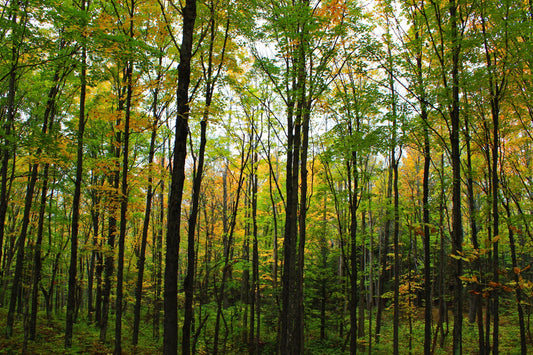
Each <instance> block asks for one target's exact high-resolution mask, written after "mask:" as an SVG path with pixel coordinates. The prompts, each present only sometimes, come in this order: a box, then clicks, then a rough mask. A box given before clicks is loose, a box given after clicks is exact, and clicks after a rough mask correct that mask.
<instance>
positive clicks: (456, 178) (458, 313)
mask: <svg viewBox="0 0 533 355" xmlns="http://www.w3.org/2000/svg"><path fill="white" fill-rule="evenodd" d="M449 12H450V35H451V41H452V43H451V53H452V58H451V59H452V63H451V64H452V68H451V74H452V76H451V81H452V83H451V92H452V96H451V106H450V122H451V131H450V145H451V165H452V253H453V254H457V253H461V252H462V250H463V245H462V244H463V223H462V217H461V147H460V138H459V132H460V117H459V107H460V102H459V65H460V63H459V54H460V52H461V44H460V42H459V40H460V39H459V34H458V28H457V27H458V26H457V4H456V2H455V0H450V2H449ZM452 274H453V280H454V295H453V300H454V320H453V353H454V354H461V353H462V351H463V340H462V337H463V282H462V281H461V280H460V279H459V277H460V276H462V275H463V261H462V260H461V259H460V258H457V259H455V260H454V269H453V272H452Z"/></svg>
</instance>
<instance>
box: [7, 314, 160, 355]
mask: <svg viewBox="0 0 533 355" xmlns="http://www.w3.org/2000/svg"><path fill="white" fill-rule="evenodd" d="M6 319H7V310H6V309H0V331H1V334H0V354H20V353H23V347H24V329H23V324H22V320H21V317H18V318H17V319H16V321H15V324H14V327H13V336H12V337H10V338H9V339H7V338H6V336H5V334H6ZM110 322H111V319H110ZM112 324H113V323H111V324H110V325H111V327H110V330H109V331H108V339H109V338H110V337H112V335H113V334H112V332H113V329H112ZM125 331H129V329H128V328H127V327H126V329H125ZM99 334H100V333H99V329H98V328H97V327H96V326H95V325H94V324H88V323H86V322H85V321H80V322H78V323H77V324H76V325H75V326H74V335H73V339H72V347H71V348H70V349H68V350H66V349H65V346H64V344H65V320H64V319H62V318H60V317H58V318H55V319H46V317H45V316H44V315H43V314H39V317H38V320H37V335H36V339H35V340H34V341H31V340H28V341H27V342H26V350H25V352H24V353H25V354H95V355H98V354H102V355H104V354H112V353H113V344H112V342H109V343H107V344H102V343H100V341H99ZM124 334H125V336H124V339H123V354H157V353H159V352H160V348H159V345H158V344H143V340H144V339H140V344H139V345H138V346H137V347H136V348H135V349H134V348H133V347H132V346H131V344H130V342H129V335H130V334H131V332H128V333H124Z"/></svg>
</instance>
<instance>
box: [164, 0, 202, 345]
mask: <svg viewBox="0 0 533 355" xmlns="http://www.w3.org/2000/svg"><path fill="white" fill-rule="evenodd" d="M182 16H183V27H182V42H181V47H180V64H179V67H178V89H177V99H176V100H177V106H178V112H177V118H176V136H175V141H174V152H173V155H174V158H173V159H174V160H173V169H172V180H171V185H170V198H169V201H168V220H167V239H166V245H167V250H166V264H165V281H164V282H165V290H164V310H165V317H164V318H165V319H164V339H163V352H164V354H165V355H171V354H176V353H177V351H178V299H177V297H178V262H179V244H180V226H181V201H182V197H183V184H184V182H185V157H186V155H187V136H188V133H189V123H188V119H189V83H190V80H191V57H192V42H193V32H194V22H195V20H196V0H186V1H185V7H184V8H183V10H182Z"/></svg>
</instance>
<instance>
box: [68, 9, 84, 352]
mask: <svg viewBox="0 0 533 355" xmlns="http://www.w3.org/2000/svg"><path fill="white" fill-rule="evenodd" d="M81 11H85V0H82V1H81ZM81 57H82V59H81V62H82V64H81V72H80V81H81V89H80V112H79V117H78V134H77V138H78V147H77V157H76V181H75V183H74V197H73V201H72V227H71V228H72V230H71V233H72V235H71V237H70V266H69V277H68V298H67V320H66V328H65V348H70V347H72V332H73V327H74V313H75V308H76V289H77V282H76V272H77V261H78V232H79V218H80V200H81V184H82V177H83V134H84V131H85V122H86V117H85V96H86V89H87V63H86V62H87V53H86V49H85V47H83V48H82V54H81Z"/></svg>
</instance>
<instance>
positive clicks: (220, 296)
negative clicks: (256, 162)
mask: <svg viewBox="0 0 533 355" xmlns="http://www.w3.org/2000/svg"><path fill="white" fill-rule="evenodd" d="M244 144H245V142H244V140H243V146H242V152H241V167H240V170H239V178H238V180H237V191H236V196H235V200H234V201H233V206H232V210H231V218H230V220H229V221H228V225H227V228H228V231H227V232H226V233H227V238H226V244H225V245H224V249H225V250H224V265H223V267H222V280H221V282H220V287H219V289H218V292H217V315H216V319H215V336H214V339H213V342H214V345H213V355H218V351H219V349H218V343H219V333H220V320H221V319H223V316H222V303H223V301H224V299H225V297H224V294H225V289H226V283H227V281H228V278H229V275H230V271H229V269H230V267H229V261H230V255H231V251H230V248H231V246H232V245H233V234H234V231H235V225H236V221H237V214H238V209H239V201H240V196H241V192H242V186H243V183H244V169H245V167H246V164H247V161H248V158H249V155H250V152H248V154H246V153H245V146H244ZM224 352H225V351H224Z"/></svg>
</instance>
